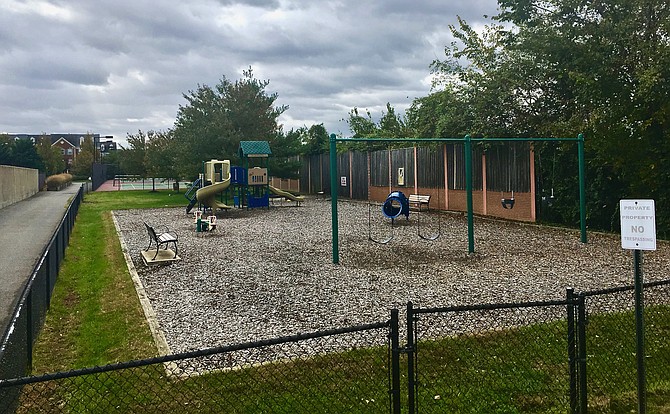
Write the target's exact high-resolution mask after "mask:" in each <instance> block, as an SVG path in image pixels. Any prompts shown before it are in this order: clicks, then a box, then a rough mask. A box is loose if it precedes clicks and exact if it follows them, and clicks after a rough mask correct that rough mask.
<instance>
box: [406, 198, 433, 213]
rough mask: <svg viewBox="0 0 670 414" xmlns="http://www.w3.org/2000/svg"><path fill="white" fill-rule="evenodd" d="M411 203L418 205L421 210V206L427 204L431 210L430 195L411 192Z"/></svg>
mask: <svg viewBox="0 0 670 414" xmlns="http://www.w3.org/2000/svg"><path fill="white" fill-rule="evenodd" d="M409 203H410V204H413V205H415V206H417V207H418V208H419V211H421V206H422V205H424V204H425V205H426V208H427V209H428V210H430V196H429V195H419V194H410V195H409Z"/></svg>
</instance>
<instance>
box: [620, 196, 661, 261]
mask: <svg viewBox="0 0 670 414" xmlns="http://www.w3.org/2000/svg"><path fill="white" fill-rule="evenodd" d="M619 212H620V215H621V247H623V248H624V249H629V250H656V210H655V207H654V200H619Z"/></svg>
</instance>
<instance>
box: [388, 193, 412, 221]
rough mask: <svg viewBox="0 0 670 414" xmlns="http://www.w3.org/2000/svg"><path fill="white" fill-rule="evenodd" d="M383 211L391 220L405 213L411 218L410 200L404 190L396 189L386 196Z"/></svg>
mask: <svg viewBox="0 0 670 414" xmlns="http://www.w3.org/2000/svg"><path fill="white" fill-rule="evenodd" d="M382 213H384V216H386V217H387V218H390V219H391V221H393V220H395V219H396V218H398V217H400V216H401V215H404V216H405V218H407V219H409V200H408V199H407V197H405V194H403V192H402V191H394V192H392V193H391V194H389V195H388V197H386V201H384V204H383V205H382Z"/></svg>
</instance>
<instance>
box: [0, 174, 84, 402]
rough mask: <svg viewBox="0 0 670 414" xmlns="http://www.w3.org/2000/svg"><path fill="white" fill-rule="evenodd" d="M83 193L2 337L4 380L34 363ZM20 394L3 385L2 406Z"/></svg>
mask: <svg viewBox="0 0 670 414" xmlns="http://www.w3.org/2000/svg"><path fill="white" fill-rule="evenodd" d="M83 192H84V190H83V186H82V187H80V188H79V191H78V192H77V195H76V196H75V197H74V198H73V200H72V201H71V202H70V205H69V206H68V208H67V210H66V212H65V214H64V216H63V219H62V220H61V222H60V224H59V225H58V228H57V229H56V232H55V233H54V235H53V237H52V238H51V240H50V241H49V244H48V245H47V247H46V248H45V250H44V252H43V253H42V255H41V256H40V258H39V259H38V261H37V264H36V265H35V268H34V270H33V273H32V274H31V275H30V278H29V280H28V283H27V284H26V286H25V288H24V290H23V292H22V293H21V296H20V298H19V300H18V303H17V305H16V307H15V310H14V313H13V315H12V318H11V320H10V322H9V326H8V327H7V329H6V330H5V332H4V333H3V336H2V338H0V379H7V378H15V377H20V376H23V375H25V374H26V372H28V371H29V370H30V368H31V366H32V355H33V343H34V341H35V339H36V338H37V334H38V333H39V331H40V329H41V327H42V325H43V323H44V318H45V317H46V313H47V310H48V308H49V304H50V299H51V293H52V291H53V287H54V285H55V283H56V279H57V277H58V269H59V267H60V263H61V262H62V261H63V258H64V256H65V248H66V247H67V244H68V242H69V240H70V233H71V231H72V228H73V227H74V222H75V218H76V217H77V212H78V211H79V206H80V204H81V202H82V200H83ZM17 397H18V390H16V389H11V388H10V389H2V388H0V407H1V406H2V405H3V404H6V405H9V406H12V405H13V402H14V401H15V400H16V398H17Z"/></svg>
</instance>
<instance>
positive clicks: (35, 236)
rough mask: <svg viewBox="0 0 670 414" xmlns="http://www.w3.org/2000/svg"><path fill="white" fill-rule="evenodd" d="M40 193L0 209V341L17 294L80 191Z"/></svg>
mask: <svg viewBox="0 0 670 414" xmlns="http://www.w3.org/2000/svg"><path fill="white" fill-rule="evenodd" d="M80 186H81V185H80V184H72V185H70V186H69V187H67V188H66V189H64V190H61V191H40V192H39V193H37V194H35V195H34V196H32V197H30V198H27V199H25V200H23V201H19V202H18V203H15V204H12V205H10V206H7V207H5V208H2V209H0V337H1V336H2V335H3V334H4V333H5V332H6V330H7V326H8V324H9V323H10V321H11V318H12V313H13V311H14V308H15V307H16V304H17V303H18V301H19V298H20V296H21V293H22V291H23V289H24V287H25V285H26V284H27V283H28V280H29V279H30V275H31V274H32V272H33V270H34V268H35V265H36V264H37V262H38V261H39V259H40V257H41V256H42V253H44V249H45V248H46V247H47V244H48V243H49V241H50V240H51V237H52V236H53V235H54V232H55V231H56V229H57V228H58V224H59V223H60V222H61V220H62V219H63V217H64V216H65V212H66V211H67V207H68V206H69V205H70V201H71V200H72V199H73V198H74V196H75V195H76V194H77V192H78V191H79V188H80Z"/></svg>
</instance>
